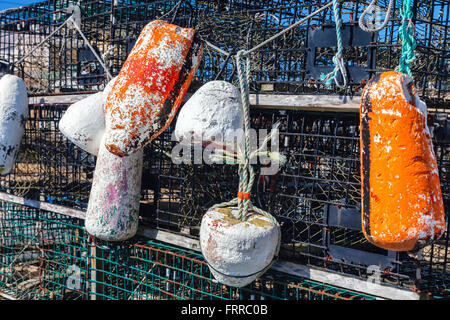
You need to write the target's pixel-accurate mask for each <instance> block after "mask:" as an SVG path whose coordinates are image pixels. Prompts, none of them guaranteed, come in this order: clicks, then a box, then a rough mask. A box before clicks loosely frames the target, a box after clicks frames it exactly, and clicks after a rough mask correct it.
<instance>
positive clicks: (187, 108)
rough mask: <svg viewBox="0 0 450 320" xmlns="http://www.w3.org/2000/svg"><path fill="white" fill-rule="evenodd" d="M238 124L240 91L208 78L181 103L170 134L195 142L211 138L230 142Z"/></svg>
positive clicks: (240, 116) (239, 122)
mask: <svg viewBox="0 0 450 320" xmlns="http://www.w3.org/2000/svg"><path fill="white" fill-rule="evenodd" d="M242 126H243V116H242V111H241V93H240V91H239V90H238V89H237V88H236V87H235V86H233V85H232V84H231V83H229V82H226V81H210V82H208V83H206V84H204V85H203V86H202V87H200V89H198V90H197V91H196V92H195V93H194V94H193V95H192V97H191V98H190V99H189V100H188V101H187V102H186V103H185V104H184V105H183V107H182V108H181V110H180V114H179V115H178V119H177V124H176V126H175V130H174V135H175V138H176V139H177V140H178V141H189V142H191V141H192V142H193V143H194V144H195V145H202V144H206V143H208V142H211V141H214V140H215V141H224V142H226V143H228V144H232V143H233V142H234V138H235V135H236V132H237V131H238V130H240V129H242Z"/></svg>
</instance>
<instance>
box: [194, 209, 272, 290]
mask: <svg viewBox="0 0 450 320" xmlns="http://www.w3.org/2000/svg"><path fill="white" fill-rule="evenodd" d="M236 216H237V209H231V208H218V209H209V210H208V211H207V212H206V214H205V215H204V216H203V219H202V222H201V226H200V245H201V249H202V254H203V256H204V257H205V259H206V261H207V262H208V265H209V266H210V270H211V273H212V274H213V276H214V278H215V279H216V280H217V281H219V282H221V283H223V284H226V285H229V286H235V287H243V286H246V285H248V284H249V283H251V282H252V281H254V280H255V279H256V278H257V277H259V276H261V275H262V274H263V273H264V272H265V271H266V270H265V268H267V266H269V264H270V263H271V262H272V259H273V258H274V256H275V254H276V251H277V245H278V236H279V234H278V233H279V229H278V227H277V226H276V225H275V224H274V223H273V221H271V220H270V219H269V218H267V217H266V216H263V215H259V214H255V215H252V216H251V217H250V218H249V219H248V220H247V221H241V220H238V219H236Z"/></svg>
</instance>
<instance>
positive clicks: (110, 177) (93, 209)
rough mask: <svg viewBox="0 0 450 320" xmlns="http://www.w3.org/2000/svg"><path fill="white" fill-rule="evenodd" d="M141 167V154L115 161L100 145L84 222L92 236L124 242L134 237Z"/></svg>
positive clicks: (140, 152) (137, 153) (139, 152)
mask: <svg viewBox="0 0 450 320" xmlns="http://www.w3.org/2000/svg"><path fill="white" fill-rule="evenodd" d="M104 138H105V137H104ZM104 138H103V139H104ZM102 142H104V140H102ZM142 165H143V150H139V151H137V152H135V153H134V154H132V155H130V156H127V157H118V156H116V155H114V154H112V153H110V152H109V151H108V150H106V147H105V146H104V143H101V144H100V150H99V153H98V158H97V164H96V166H95V172H94V180H93V183H92V189H91V193H90V196H89V204H88V209H87V212H86V220H85V226H86V230H87V231H88V232H89V233H90V234H91V235H93V236H95V237H97V238H99V239H103V240H107V241H123V240H126V239H129V238H131V237H133V236H134V235H135V234H136V232H137V228H138V220H139V204H140V198H141V176H142Z"/></svg>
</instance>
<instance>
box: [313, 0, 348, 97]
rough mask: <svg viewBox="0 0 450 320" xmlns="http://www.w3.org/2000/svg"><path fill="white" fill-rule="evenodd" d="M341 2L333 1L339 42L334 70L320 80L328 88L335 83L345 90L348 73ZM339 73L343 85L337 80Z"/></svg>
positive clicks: (323, 75) (334, 59)
mask: <svg viewBox="0 0 450 320" xmlns="http://www.w3.org/2000/svg"><path fill="white" fill-rule="evenodd" d="M338 5H339V0H333V13H334V21H335V22H336V40H337V52H336V54H335V56H334V57H333V64H334V69H333V71H331V72H330V73H328V74H326V75H325V74H322V75H321V76H320V80H321V81H322V82H323V83H324V84H325V85H326V86H327V87H329V86H331V84H332V83H333V81H334V82H335V84H336V86H337V87H339V88H341V89H344V88H345V87H347V71H346V69H345V64H344V56H343V45H342V35H341V27H342V19H341V16H340V14H339V6H338ZM338 72H340V73H341V76H342V81H343V84H342V85H341V84H340V83H339V81H338V80H337V75H338Z"/></svg>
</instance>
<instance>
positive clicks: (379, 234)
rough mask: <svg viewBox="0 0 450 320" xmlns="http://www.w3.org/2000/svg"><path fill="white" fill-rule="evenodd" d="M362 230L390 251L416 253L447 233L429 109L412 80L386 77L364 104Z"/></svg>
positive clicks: (374, 84)
mask: <svg viewBox="0 0 450 320" xmlns="http://www.w3.org/2000/svg"><path fill="white" fill-rule="evenodd" d="M360 115H361V163H362V166H361V181H362V183H361V198H362V202H363V203H362V206H361V207H362V221H363V228H362V229H363V231H364V234H365V236H366V238H367V239H368V240H369V241H370V242H372V243H373V244H375V245H377V246H379V247H381V248H384V249H388V250H394V251H408V250H412V249H413V248H414V247H415V246H416V245H417V243H418V241H419V240H420V241H424V242H426V241H433V240H435V239H437V238H439V237H440V236H441V235H442V233H443V232H444V230H445V212H444V207H443V199H442V194H441V189H440V182H439V174H438V169H437V162H436V157H435V154H434V151H433V146H432V141H431V136H430V131H429V129H428V127H427V124H426V120H427V118H426V105H425V103H424V102H422V101H421V100H420V99H419V97H418V96H417V93H416V92H415V89H414V86H413V85H412V82H411V79H410V78H409V77H408V76H407V75H404V74H401V73H398V72H394V71H392V72H385V73H383V74H381V75H380V76H379V78H377V79H374V80H372V81H370V82H369V83H368V84H367V86H366V88H365V90H364V93H363V96H362V99H361V113H360Z"/></svg>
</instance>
